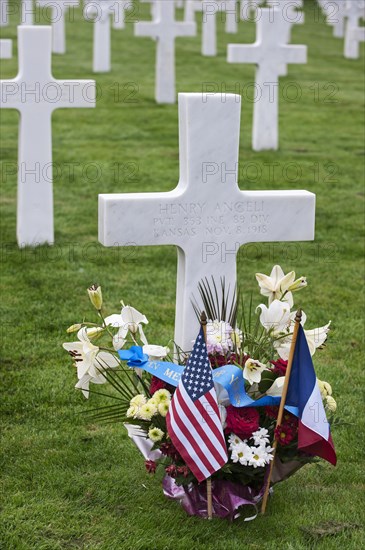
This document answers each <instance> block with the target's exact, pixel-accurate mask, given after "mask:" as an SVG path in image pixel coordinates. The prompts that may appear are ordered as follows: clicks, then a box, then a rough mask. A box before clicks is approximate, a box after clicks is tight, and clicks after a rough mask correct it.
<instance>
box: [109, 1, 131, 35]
mask: <svg viewBox="0 0 365 550" xmlns="http://www.w3.org/2000/svg"><path fill="white" fill-rule="evenodd" d="M114 4H115V7H114V18H113V28H114V29H124V28H125V12H126V11H128V10H130V9H132V7H133V1H132V0H115V1H114Z"/></svg>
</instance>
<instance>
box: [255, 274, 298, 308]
mask: <svg viewBox="0 0 365 550" xmlns="http://www.w3.org/2000/svg"><path fill="white" fill-rule="evenodd" d="M256 280H257V282H258V283H259V287H260V290H261V294H262V295H263V296H267V297H268V298H269V305H270V304H271V302H273V301H274V300H284V301H285V302H288V304H289V306H290V307H292V306H293V295H292V293H291V292H288V289H289V287H290V286H291V285H292V284H293V283H294V281H295V272H294V271H290V272H289V273H287V274H286V275H284V271H283V270H282V269H281V267H280V265H274V267H273V268H272V270H271V273H270V276H268V275H264V274H263V273H256Z"/></svg>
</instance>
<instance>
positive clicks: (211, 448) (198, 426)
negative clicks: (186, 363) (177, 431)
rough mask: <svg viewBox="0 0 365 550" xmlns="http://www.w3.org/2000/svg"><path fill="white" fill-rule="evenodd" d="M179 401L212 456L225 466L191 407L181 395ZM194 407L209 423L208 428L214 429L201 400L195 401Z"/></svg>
mask: <svg viewBox="0 0 365 550" xmlns="http://www.w3.org/2000/svg"><path fill="white" fill-rule="evenodd" d="M178 401H179V405H180V407H181V408H182V410H183V411H184V414H185V415H186V417H187V418H188V419H189V420H190V422H191V423H192V425H193V426H194V428H195V429H196V431H197V432H198V434H199V435H200V437H201V438H202V440H203V441H204V443H205V444H206V446H207V447H208V449H209V451H210V452H211V453H212V456H213V457H214V458H215V459H216V461H217V462H218V464H219V465H221V464H222V461H223V464H225V461H224V460H223V458H222V455H221V454H219V452H218V451H217V449H216V447H215V446H214V445H213V443H212V441H211V440H210V439H209V437H207V433H206V432H205V431H204V429H203V427H202V425H201V424H200V422H199V420H198V418H196V416H194V414H193V413H192V411H191V409H190V408H189V405H188V404H187V403H186V402H185V401H184V398H183V397H182V396H181V394H180V393H179V396H178ZM192 405H193V406H196V407H197V409H198V410H199V412H200V413H201V416H202V418H203V419H204V421H205V422H206V423H207V426H208V427H209V428H212V422H211V421H208V420H209V414H207V411H206V410H205V409H204V407H202V406H201V403H200V402H199V400H196V401H193V402H192ZM190 437H191V436H190ZM225 453H226V451H225Z"/></svg>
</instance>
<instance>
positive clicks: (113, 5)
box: [0, 0, 133, 72]
mask: <svg viewBox="0 0 365 550" xmlns="http://www.w3.org/2000/svg"><path fill="white" fill-rule="evenodd" d="M36 2H37V5H38V6H39V7H40V8H42V9H44V10H49V12H50V13H49V15H48V17H49V19H50V22H51V23H52V30H53V33H52V52H53V53H57V54H64V53H66V20H67V17H68V18H69V19H71V18H72V16H70V15H69V11H70V10H73V9H74V8H76V7H78V6H79V0H36ZM85 4H86V6H85V11H84V13H85V15H86V18H89V16H88V14H89V15H90V17H93V18H94V19H95V26H96V27H98V28H97V30H94V34H95V38H94V67H95V66H97V67H98V66H100V65H102V68H101V69H100V71H99V70H98V69H94V70H95V72H104V71H105V70H108V69H105V68H104V67H105V65H106V63H105V62H104V61H103V60H104V59H105V58H106V57H107V56H110V53H109V54H106V50H107V47H108V44H109V48H108V49H109V50H110V38H109V41H108V32H109V37H110V31H108V29H107V25H106V12H107V11H108V12H109V14H110V15H111V17H112V19H113V28H115V29H123V28H124V27H125V12H126V11H127V10H129V9H130V8H131V7H132V5H133V3H132V0H113V1H109V0H85ZM106 4H107V5H108V7H107V8H106V6H105V5H106ZM9 13H10V6H9V4H8V1H7V0H0V26H5V25H7V24H8V22H9ZM20 22H21V24H23V25H32V24H33V23H34V4H33V0H22V4H21V18H20ZM99 23H100V24H99ZM101 26H103V29H102V30H101V29H100V27H101ZM104 37H105V38H104ZM95 39H96V42H97V45H95ZM99 48H102V49H103V53H102V54H101V55H100V59H96V57H97V56H96V55H95V49H97V51H98V50H99ZM109 70H110V69H109Z"/></svg>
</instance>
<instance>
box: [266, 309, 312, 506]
mask: <svg viewBox="0 0 365 550" xmlns="http://www.w3.org/2000/svg"><path fill="white" fill-rule="evenodd" d="M301 319H302V310H301V309H298V311H297V313H296V315H295V325H294V331H293V338H292V342H291V345H290V351H289V359H288V366H287V367H286V373H285V380H284V386H283V392H282V395H281V400H280V406H279V412H278V418H277V420H276V428H277V427H278V426H280V425H281V423H282V420H283V414H284V406H285V402H286V396H287V393H288V387H289V379H290V373H291V368H292V365H293V359H294V351H295V344H296V341H297V336H298V330H299V325H300V321H301ZM272 446H273V457H274V458H273V459H272V461H271V463H270V469H269V475H268V477H267V480H266V487H265V492H264V496H263V499H262V506H261V514H264V513H265V511H266V506H267V499H268V496H269V491H270V483H271V478H272V473H273V470H274V462H275V457H276V448H277V446H278V442H277V439H276V438H274V442H273V444H272Z"/></svg>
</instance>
